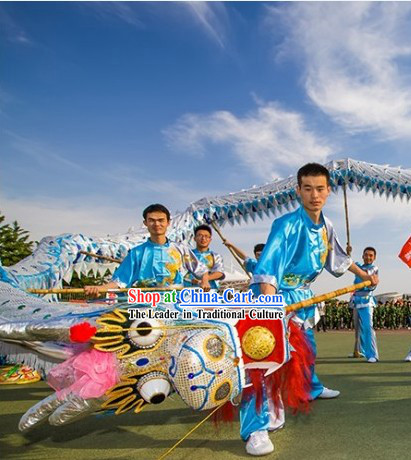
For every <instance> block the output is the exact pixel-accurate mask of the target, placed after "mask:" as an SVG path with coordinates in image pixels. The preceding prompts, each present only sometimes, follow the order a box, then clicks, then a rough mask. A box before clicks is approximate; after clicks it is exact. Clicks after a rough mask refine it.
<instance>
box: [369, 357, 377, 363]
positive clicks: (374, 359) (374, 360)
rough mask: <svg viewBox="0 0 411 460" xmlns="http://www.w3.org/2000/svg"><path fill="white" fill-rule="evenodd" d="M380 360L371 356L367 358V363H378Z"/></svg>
mask: <svg viewBox="0 0 411 460" xmlns="http://www.w3.org/2000/svg"><path fill="white" fill-rule="evenodd" d="M377 361H378V360H377V358H369V359H367V363H376V362H377Z"/></svg>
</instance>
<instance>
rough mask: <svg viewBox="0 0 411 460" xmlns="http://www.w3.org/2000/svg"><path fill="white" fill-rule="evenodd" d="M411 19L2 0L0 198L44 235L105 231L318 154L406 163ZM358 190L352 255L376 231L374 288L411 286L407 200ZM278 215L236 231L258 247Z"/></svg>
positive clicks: (388, 10)
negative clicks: (404, 249) (404, 251)
mask: <svg viewBox="0 0 411 460" xmlns="http://www.w3.org/2000/svg"><path fill="white" fill-rule="evenodd" d="M410 25H411V4H409V3H408V2H401V3H392V2H387V3H359V2H353V3H351V2H338V3H325V2H324V3H323V2H321V3H308V2H307V3H297V2H295V3H294V2H293V3H281V2H278V3H277V2H275V3H273V2H272V3H264V2H253V3H240V2H238V3H237V2H231V3H217V2H213V3H188V2H186V3H138V2H134V3H122V2H116V3H109V2H106V3H100V2H92V3H91V2H90V3H86V2H73V3H50V2H45V3H36V2H28V3H23V2H14V3H13V2H10V3H3V4H2V5H0V55H1V59H2V66H1V71H0V151H1V169H0V180H1V189H0V200H1V201H0V203H1V204H0V209H1V210H2V211H3V213H5V214H6V216H7V217H8V218H9V219H10V220H11V219H17V220H18V221H19V222H20V223H21V225H23V226H24V227H25V228H27V229H28V230H30V232H31V234H32V236H33V238H35V239H39V238H41V237H42V236H45V235H46V234H52V235H53V234H59V233H63V232H76V233H77V232H82V233H85V234H88V235H104V234H110V233H117V232H125V231H126V230H127V229H128V228H129V227H131V226H133V225H134V226H137V227H138V226H139V225H140V224H141V218H140V215H141V210H142V209H143V208H144V207H145V206H146V205H147V204H149V203H151V202H156V201H159V202H162V203H165V204H167V205H168V206H169V207H170V209H172V211H173V212H176V211H177V210H184V209H185V208H186V207H187V206H188V205H189V203H190V202H192V201H195V200H197V199H199V198H201V197H203V196H208V195H219V194H223V193H227V192H230V191H237V190H239V189H242V188H247V187H250V186H252V185H253V184H261V183H265V182H267V181H270V180H271V179H274V178H276V177H286V176H288V175H289V174H294V173H295V172H296V170H297V169H298V168H299V166H301V165H302V164H304V163H305V162H308V161H318V162H326V161H329V160H331V159H338V158H346V157H351V158H354V159H358V160H363V161H367V162H372V163H380V164H388V163H389V164H392V165H395V166H397V165H401V166H403V167H405V168H411V155H410V153H409V152H410V151H409V144H410V139H411V68H410V64H411V32H410V31H411V27H410ZM349 199H350V211H351V221H352V233H353V235H352V237H353V243H354V250H355V251H354V255H355V256H356V258H358V256H359V255H360V254H361V249H362V247H363V246H364V245H368V244H373V245H375V246H376V247H377V248H378V251H379V254H380V257H379V263H380V265H381V271H382V282H381V288H380V291H381V292H382V291H394V290H401V291H411V288H409V286H410V273H409V269H407V267H406V266H405V265H404V264H402V263H401V262H400V261H399V259H398V258H397V254H398V252H399V250H400V248H401V246H402V244H404V243H405V241H406V240H407V238H408V237H409V234H410V228H411V225H410V224H411V218H410V207H409V205H407V204H406V203H393V202H392V201H389V202H386V200H385V199H381V198H373V197H372V196H371V197H369V196H367V197H365V195H363V194H358V193H350V194H349ZM342 209H343V208H342V199H341V196H334V197H332V199H331V200H330V202H329V204H328V206H327V213H328V215H329V216H330V217H331V218H332V219H333V221H334V223H335V225H336V227H337V229H338V230H339V233H340V234H341V239H342V240H343V241H344V242H345V237H344V222H343V214H342ZM270 224H271V222H270V221H269V220H268V219H266V220H264V221H262V222H260V223H257V224H254V225H248V226H242V227H236V228H227V229H225V232H226V234H227V237H229V238H231V239H232V240H233V241H234V242H236V243H238V244H239V245H241V246H242V247H243V248H244V249H246V250H247V251H250V250H251V248H252V246H253V245H254V243H255V242H259V241H260V240H261V241H263V240H264V239H265V238H266V236H267V233H268V229H269V226H270ZM257 240H258V241H257ZM216 248H221V246H220V245H219V244H218V243H217V242H216ZM223 252H224V251H223ZM227 257H228V256H227ZM350 281H351V278H350V276H349V275H346V276H345V278H344V281H341V280H334V279H331V278H327V276H325V277H324V278H323V279H322V280H321V281H319V282H318V290H319V291H320V290H322V289H327V288H328V287H334V286H335V287H336V286H341V284H342V283H343V284H348V283H349V282H350Z"/></svg>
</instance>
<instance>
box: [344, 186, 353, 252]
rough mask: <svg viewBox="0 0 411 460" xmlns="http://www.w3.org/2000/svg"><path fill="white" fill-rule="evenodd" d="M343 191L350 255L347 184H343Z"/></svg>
mask: <svg viewBox="0 0 411 460" xmlns="http://www.w3.org/2000/svg"><path fill="white" fill-rule="evenodd" d="M343 192H344V211H345V230H346V232H347V254H348V255H349V256H350V255H351V251H352V247H351V240H350V222H349V220H348V200H347V185H346V184H344V185H343Z"/></svg>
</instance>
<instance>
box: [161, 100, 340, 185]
mask: <svg viewBox="0 0 411 460" xmlns="http://www.w3.org/2000/svg"><path fill="white" fill-rule="evenodd" d="M164 133H165V135H166V137H167V139H168V141H169V142H170V144H171V145H172V146H174V147H175V148H177V149H182V150H184V151H187V152H190V153H192V154H203V153H204V152H205V148H206V144H207V143H209V142H211V143H214V144H222V145H228V146H229V147H230V148H231V149H232V151H233V152H234V153H235V154H236V155H237V157H238V158H239V159H240V160H241V162H242V163H243V164H244V165H245V166H246V167H249V168H252V170H253V171H254V172H255V173H256V174H257V175H259V176H260V177H261V178H262V179H265V180H267V179H272V178H274V177H278V175H279V174H280V173H281V172H283V171H286V173H288V172H289V171H290V168H297V167H299V166H301V164H304V163H306V162H307V161H318V162H324V161H326V160H327V159H328V156H329V155H330V153H331V151H332V149H331V146H329V145H327V144H326V142H325V141H324V140H321V139H319V138H318V137H317V136H316V135H315V134H314V133H313V132H312V131H310V130H309V129H308V128H307V126H306V123H305V121H304V118H303V117H302V115H301V114H299V113H297V112H291V111H286V110H284V109H282V108H281V107H280V106H279V105H278V104H276V103H273V102H271V103H265V104H261V105H260V106H259V107H258V109H257V110H256V111H253V112H251V113H249V114H247V115H246V116H244V117H237V116H236V115H234V114H233V113H231V112H228V111H217V112H212V113H210V114H207V115H198V114H186V115H184V116H182V117H181V118H180V119H179V120H178V121H177V122H176V123H175V124H174V125H172V126H171V127H169V128H168V129H166V130H165V131H164Z"/></svg>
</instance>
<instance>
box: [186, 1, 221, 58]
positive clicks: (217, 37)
mask: <svg viewBox="0 0 411 460" xmlns="http://www.w3.org/2000/svg"><path fill="white" fill-rule="evenodd" d="M183 5H185V6H186V7H187V8H188V9H189V11H190V12H191V14H192V15H193V16H194V18H195V19H196V21H197V23H198V24H200V25H201V27H202V28H203V30H204V31H205V32H206V34H207V35H208V36H209V37H210V38H211V40H213V41H214V42H215V43H217V44H218V46H219V47H220V48H222V49H224V48H226V45H227V36H226V27H227V12H226V9H225V6H224V4H222V3H218V2H216V3H206V2H185V3H183Z"/></svg>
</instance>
